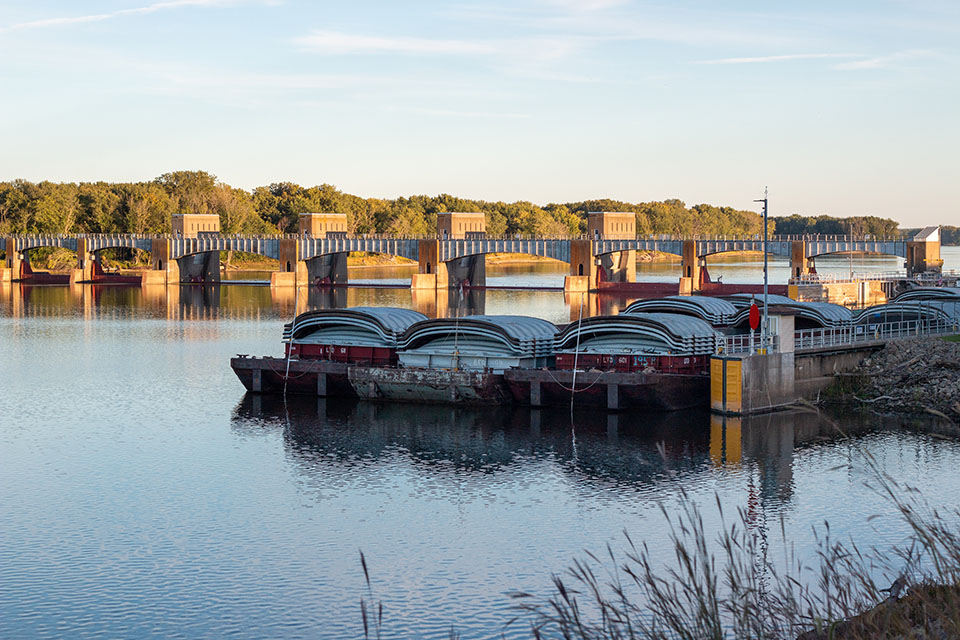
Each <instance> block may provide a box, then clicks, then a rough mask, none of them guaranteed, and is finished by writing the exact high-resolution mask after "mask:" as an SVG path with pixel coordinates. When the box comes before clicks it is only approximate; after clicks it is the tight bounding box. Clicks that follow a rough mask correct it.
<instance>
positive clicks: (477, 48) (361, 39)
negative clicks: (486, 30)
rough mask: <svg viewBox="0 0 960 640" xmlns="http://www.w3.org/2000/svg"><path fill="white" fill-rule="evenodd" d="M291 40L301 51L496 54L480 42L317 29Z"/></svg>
mask: <svg viewBox="0 0 960 640" xmlns="http://www.w3.org/2000/svg"><path fill="white" fill-rule="evenodd" d="M293 42H294V44H296V45H297V46H298V47H300V48H301V49H303V50H305V51H310V52H313V53H325V54H350V53H444V54H460V55H490V54H495V53H497V47H496V46H494V45H493V44H492V43H489V42H482V41H474V40H444V39H435V38H411V37H402V36H401V37H383V36H368V35H360V34H351V33H342V32H339V31H325V30H321V29H316V30H314V31H312V32H310V35H306V36H301V37H299V38H294V40H293Z"/></svg>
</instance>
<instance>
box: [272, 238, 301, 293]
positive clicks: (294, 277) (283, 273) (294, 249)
mask: <svg viewBox="0 0 960 640" xmlns="http://www.w3.org/2000/svg"><path fill="white" fill-rule="evenodd" d="M277 254H278V256H277V257H278V258H279V259H280V270H279V271H274V272H273V273H272V274H270V286H271V287H305V286H307V285H308V284H309V274H308V272H307V263H306V261H304V260H301V259H300V243H299V242H298V241H297V239H296V238H281V239H280V242H279V243H278V246H277Z"/></svg>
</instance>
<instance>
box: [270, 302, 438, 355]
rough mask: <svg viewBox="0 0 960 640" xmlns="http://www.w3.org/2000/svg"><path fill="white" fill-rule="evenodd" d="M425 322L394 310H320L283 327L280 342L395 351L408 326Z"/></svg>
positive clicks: (422, 317) (408, 312) (413, 314)
mask: <svg viewBox="0 0 960 640" xmlns="http://www.w3.org/2000/svg"><path fill="white" fill-rule="evenodd" d="M426 319H427V316H425V315H423V314H422V313H420V312H418V311H413V310H411V309H400V308H397V307H351V308H349V309H320V310H317V311H307V312H306V313H301V314H300V315H298V316H297V317H296V318H295V319H294V320H293V322H288V323H287V324H285V325H284V326H283V341H284V342H291V341H292V342H324V343H327V342H329V343H333V344H348V345H365V346H371V345H372V346H384V347H392V348H396V346H397V343H398V341H399V339H400V337H401V336H402V335H403V333H404V332H405V331H406V330H407V329H408V328H409V327H410V326H411V325H413V324H415V323H417V322H421V321H423V320H426Z"/></svg>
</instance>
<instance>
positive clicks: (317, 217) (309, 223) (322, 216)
mask: <svg viewBox="0 0 960 640" xmlns="http://www.w3.org/2000/svg"><path fill="white" fill-rule="evenodd" d="M345 233H347V214H345V213H301V214H300V235H302V236H310V237H312V238H326V237H327V234H345Z"/></svg>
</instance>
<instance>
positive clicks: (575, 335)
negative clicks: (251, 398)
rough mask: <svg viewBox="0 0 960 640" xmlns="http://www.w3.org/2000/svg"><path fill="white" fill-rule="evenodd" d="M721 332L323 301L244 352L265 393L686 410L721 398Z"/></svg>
mask: <svg viewBox="0 0 960 640" xmlns="http://www.w3.org/2000/svg"><path fill="white" fill-rule="evenodd" d="M720 338H721V334H720V333H719V332H717V331H715V330H714V329H713V328H712V327H711V326H710V325H709V324H708V323H706V322H704V321H702V320H699V319H696V318H691V317H688V316H683V315H680V314H664V313H659V314H657V313H655V314H635V315H626V314H624V315H619V316H598V317H594V318H588V319H585V320H583V321H582V322H579V323H572V324H570V325H568V326H566V327H565V328H563V329H561V328H560V327H557V326H556V325H554V324H553V323H550V322H547V321H546V320H541V319H539V318H530V317H525V316H509V315H503V316H466V317H462V318H439V319H434V320H430V319H427V318H426V317H425V316H423V315H422V314H419V313H417V312H415V311H410V310H408V309H395V308H388V307H354V308H351V309H340V310H333V309H331V310H320V311H311V312H307V313H304V314H301V315H299V316H297V318H295V319H294V321H293V322H291V323H289V324H287V325H285V327H284V333H283V341H284V343H285V355H283V356H280V357H250V356H249V355H247V354H241V355H238V356H237V357H235V358H233V359H232V360H231V362H230V364H231V367H232V368H233V370H234V372H235V373H236V375H237V377H238V378H239V379H240V381H241V382H242V383H243V385H244V386H245V387H246V388H247V389H248V390H249V391H251V392H254V393H265V394H272V393H297V394H310V395H316V396H323V397H349V398H362V399H367V400H389V401H401V402H428V403H452V404H470V405H483V404H488V405H499V404H525V405H532V406H546V405H566V404H569V403H570V401H571V396H572V397H573V399H574V402H575V404H577V405H582V406H594V407H606V408H609V409H623V408H652V409H670V410H672V409H685V408H692V407H705V406H707V403H708V400H709V393H708V389H709V354H711V353H713V352H714V351H715V350H716V346H717V341H718V340H719V339H720Z"/></svg>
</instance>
